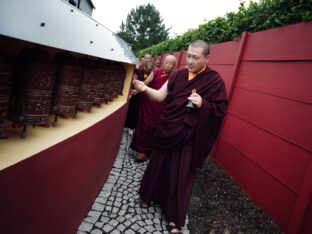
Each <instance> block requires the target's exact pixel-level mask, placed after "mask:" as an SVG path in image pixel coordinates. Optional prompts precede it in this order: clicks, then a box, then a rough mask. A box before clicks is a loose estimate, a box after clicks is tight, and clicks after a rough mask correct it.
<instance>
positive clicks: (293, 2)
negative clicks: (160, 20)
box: [136, 0, 312, 57]
mask: <svg viewBox="0 0 312 234" xmlns="http://www.w3.org/2000/svg"><path fill="white" fill-rule="evenodd" d="M311 19H312V0H260V2H259V3H256V2H250V4H249V6H248V7H245V4H244V3H241V4H240V7H239V10H238V12H237V13H233V12H230V13H227V14H226V15H225V16H224V17H217V18H216V19H214V20H210V21H208V22H207V23H204V24H201V25H199V27H198V28H197V29H190V30H188V31H187V32H185V33H184V34H182V35H180V36H176V37H175V38H173V39H169V40H166V41H163V42H161V43H159V44H157V45H154V46H152V47H149V48H146V49H143V50H140V51H138V52H137V53H136V56H137V57H142V56H143V55H144V54H146V53H150V54H152V56H157V55H159V54H162V53H166V52H172V51H180V50H184V49H186V48H187V46H188V44H189V43H190V42H192V41H193V40H196V39H202V40H205V41H208V42H209V43H210V44H216V43H220V42H224V41H231V40H233V39H234V38H239V37H240V36H241V34H242V33H243V32H245V31H248V32H256V31H261V30H264V29H269V28H275V27H280V26H283V25H287V24H292V23H297V22H302V21H308V20H311Z"/></svg>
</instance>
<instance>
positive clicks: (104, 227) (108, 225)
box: [103, 224, 114, 233]
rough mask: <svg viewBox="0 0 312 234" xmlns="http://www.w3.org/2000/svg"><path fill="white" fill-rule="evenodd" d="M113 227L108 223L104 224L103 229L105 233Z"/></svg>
mask: <svg viewBox="0 0 312 234" xmlns="http://www.w3.org/2000/svg"><path fill="white" fill-rule="evenodd" d="M113 229H114V227H113V226H112V225H110V224H105V225H104V226H103V231H104V232H106V233H109V232H111V231H112V230H113Z"/></svg>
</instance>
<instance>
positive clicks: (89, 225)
mask: <svg viewBox="0 0 312 234" xmlns="http://www.w3.org/2000/svg"><path fill="white" fill-rule="evenodd" d="M92 227H93V224H92V223H88V222H83V223H82V224H81V225H80V226H79V231H82V232H90V231H91V230H92Z"/></svg>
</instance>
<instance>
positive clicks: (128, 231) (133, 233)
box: [125, 229, 135, 234]
mask: <svg viewBox="0 0 312 234" xmlns="http://www.w3.org/2000/svg"><path fill="white" fill-rule="evenodd" d="M125 234H135V231H133V230H131V229H128V230H126V231H125Z"/></svg>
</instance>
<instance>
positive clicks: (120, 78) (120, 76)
mask: <svg viewBox="0 0 312 234" xmlns="http://www.w3.org/2000/svg"><path fill="white" fill-rule="evenodd" d="M116 68H117V72H116V88H117V90H116V91H117V93H118V95H123V93H122V91H123V88H124V83H125V79H126V69H125V67H124V66H123V65H122V64H117V66H116Z"/></svg>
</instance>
